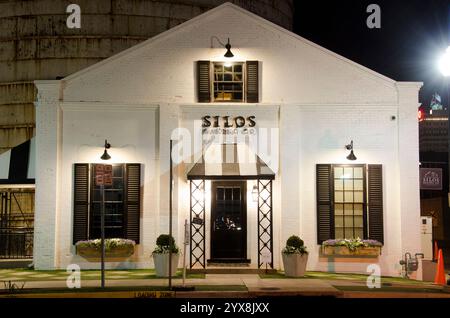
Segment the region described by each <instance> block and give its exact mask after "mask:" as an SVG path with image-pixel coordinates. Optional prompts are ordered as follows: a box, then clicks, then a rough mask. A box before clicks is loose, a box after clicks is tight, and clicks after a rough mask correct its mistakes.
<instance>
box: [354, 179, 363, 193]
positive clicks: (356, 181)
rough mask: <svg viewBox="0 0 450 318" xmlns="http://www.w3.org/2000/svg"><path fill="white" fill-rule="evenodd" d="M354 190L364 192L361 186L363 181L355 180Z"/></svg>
mask: <svg viewBox="0 0 450 318" xmlns="http://www.w3.org/2000/svg"><path fill="white" fill-rule="evenodd" d="M355 190H356V191H363V190H364V186H363V181H362V180H355Z"/></svg>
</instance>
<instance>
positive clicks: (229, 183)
mask: <svg viewBox="0 0 450 318" xmlns="http://www.w3.org/2000/svg"><path fill="white" fill-rule="evenodd" d="M218 186H240V187H241V195H242V200H241V209H242V214H243V215H244V217H243V219H242V227H243V229H244V232H245V233H244V235H243V236H244V239H243V242H242V250H243V253H242V254H243V257H237V258H230V259H226V258H223V259H217V258H213V257H212V254H213V249H214V240H213V233H214V216H215V212H214V209H215V207H216V196H215V194H216V191H215V190H216V189H217V187H218ZM247 218H248V215H247V181H246V180H217V181H211V220H210V233H211V234H210V237H211V239H210V244H209V245H210V260H208V262H210V261H212V262H220V263H250V260H249V259H248V258H247V257H248V251H247V239H248V237H247V236H248V231H247Z"/></svg>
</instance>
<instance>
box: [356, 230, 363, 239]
mask: <svg viewBox="0 0 450 318" xmlns="http://www.w3.org/2000/svg"><path fill="white" fill-rule="evenodd" d="M358 237H359V238H363V237H364V231H363V229H359V228H356V229H355V238H358Z"/></svg>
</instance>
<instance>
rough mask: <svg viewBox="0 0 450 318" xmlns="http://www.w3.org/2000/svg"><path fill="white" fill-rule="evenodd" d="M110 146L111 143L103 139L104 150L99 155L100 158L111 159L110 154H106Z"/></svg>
mask: <svg viewBox="0 0 450 318" xmlns="http://www.w3.org/2000/svg"><path fill="white" fill-rule="evenodd" d="M109 148H111V144H110V143H108V140H106V139H105V151H104V152H103V155H102V156H101V157H100V159H102V160H109V159H111V156H110V155H109V154H108V149H109Z"/></svg>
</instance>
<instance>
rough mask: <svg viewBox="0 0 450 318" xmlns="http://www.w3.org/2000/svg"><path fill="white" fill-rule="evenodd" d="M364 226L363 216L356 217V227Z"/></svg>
mask: <svg viewBox="0 0 450 318" xmlns="http://www.w3.org/2000/svg"><path fill="white" fill-rule="evenodd" d="M363 226H364V222H363V217H362V215H361V216H355V227H360V228H362V227H363Z"/></svg>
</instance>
